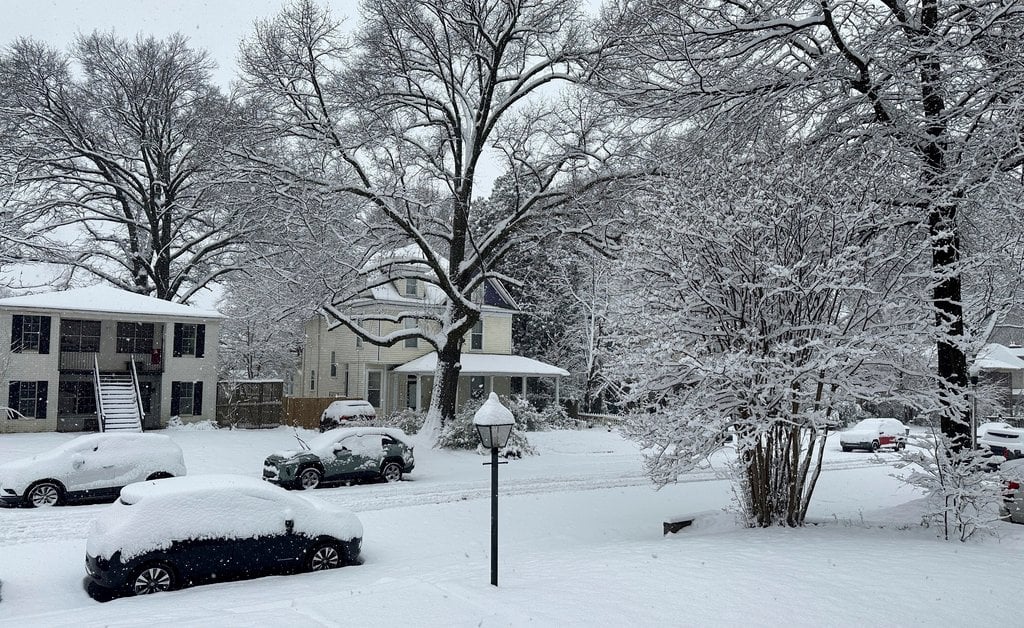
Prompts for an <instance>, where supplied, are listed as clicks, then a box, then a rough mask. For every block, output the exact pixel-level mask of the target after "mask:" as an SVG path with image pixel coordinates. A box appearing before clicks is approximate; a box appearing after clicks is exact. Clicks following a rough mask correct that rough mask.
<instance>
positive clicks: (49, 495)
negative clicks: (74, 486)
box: [25, 482, 64, 508]
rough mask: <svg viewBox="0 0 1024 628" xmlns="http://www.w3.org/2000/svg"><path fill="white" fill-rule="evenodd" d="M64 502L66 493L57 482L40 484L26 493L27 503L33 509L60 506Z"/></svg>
mask: <svg viewBox="0 0 1024 628" xmlns="http://www.w3.org/2000/svg"><path fill="white" fill-rule="evenodd" d="M63 502H64V491H63V489H61V487H60V486H59V485H58V484H57V483H56V482H40V483H39V484H36V485H35V486H33V487H32V488H30V489H28V491H26V492H25V503H27V504H28V505H29V506H31V507H33V508H46V507H48V506H59V505H60V504H61V503H63Z"/></svg>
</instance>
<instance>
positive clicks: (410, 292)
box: [405, 277, 416, 297]
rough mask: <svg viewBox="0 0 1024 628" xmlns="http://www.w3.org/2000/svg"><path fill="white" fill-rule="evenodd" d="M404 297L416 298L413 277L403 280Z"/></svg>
mask: <svg viewBox="0 0 1024 628" xmlns="http://www.w3.org/2000/svg"><path fill="white" fill-rule="evenodd" d="M405 296H407V297H414V296H416V279H415V278H413V277H406V278H405Z"/></svg>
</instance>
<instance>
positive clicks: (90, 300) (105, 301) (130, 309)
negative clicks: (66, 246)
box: [0, 285, 224, 319]
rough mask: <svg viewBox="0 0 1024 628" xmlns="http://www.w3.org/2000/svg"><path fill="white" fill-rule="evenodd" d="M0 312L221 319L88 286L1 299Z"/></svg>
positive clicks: (211, 312)
mask: <svg viewBox="0 0 1024 628" xmlns="http://www.w3.org/2000/svg"><path fill="white" fill-rule="evenodd" d="M0 308H8V309H19V310H46V311H54V310H56V311H66V312H87V313H103V314H119V315H139V316H156V317H162V318H204V319H210V318H224V315H223V314H221V313H220V312H217V311H215V310H205V309H202V308H197V307H193V306H191V305H182V304H181V303H172V302H170V301H164V300H163V299H157V298H154V297H149V296H145V295H142V294H137V293H134V292H128V291H127V290H121V289H119V288H114V287H111V286H102V285H97V286H89V287H88V288H74V289H72V290H61V291H58V292H43V293H39V294H29V295H25V296H20V297H8V298H6V299H0Z"/></svg>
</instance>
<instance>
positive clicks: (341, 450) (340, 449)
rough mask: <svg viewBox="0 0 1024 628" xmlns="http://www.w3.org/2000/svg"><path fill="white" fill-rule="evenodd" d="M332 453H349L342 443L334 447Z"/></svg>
mask: <svg viewBox="0 0 1024 628" xmlns="http://www.w3.org/2000/svg"><path fill="white" fill-rule="evenodd" d="M334 453H336V454H347V453H349V451H348V447H345V446H344V445H341V446H338V447H335V448H334Z"/></svg>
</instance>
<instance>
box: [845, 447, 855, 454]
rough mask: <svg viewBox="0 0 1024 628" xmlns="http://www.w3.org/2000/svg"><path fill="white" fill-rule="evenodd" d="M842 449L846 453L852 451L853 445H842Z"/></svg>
mask: <svg viewBox="0 0 1024 628" xmlns="http://www.w3.org/2000/svg"><path fill="white" fill-rule="evenodd" d="M843 451H845V452H846V453H850V452H851V451H853V447H843Z"/></svg>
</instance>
